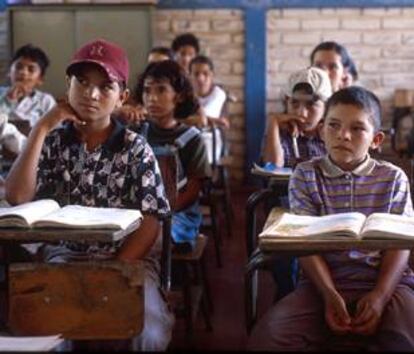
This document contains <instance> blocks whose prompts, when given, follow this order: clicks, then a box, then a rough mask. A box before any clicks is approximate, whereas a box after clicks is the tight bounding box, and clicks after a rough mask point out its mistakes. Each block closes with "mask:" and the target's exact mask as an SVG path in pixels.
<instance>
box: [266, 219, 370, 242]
mask: <svg viewBox="0 0 414 354" xmlns="http://www.w3.org/2000/svg"><path fill="white" fill-rule="evenodd" d="M364 221H365V216H364V215H363V214H361V213H341V214H334V215H325V216H307V215H294V214H289V213H285V214H283V216H282V218H281V219H280V220H279V222H276V223H275V224H273V225H271V226H270V227H269V228H267V229H266V230H264V231H263V232H262V233H261V234H260V235H259V237H275V238H277V237H283V238H293V239H294V238H319V237H324V236H327V235H329V236H347V235H349V236H353V237H354V238H357V237H358V234H359V232H360V230H361V228H362V225H363V223H364Z"/></svg>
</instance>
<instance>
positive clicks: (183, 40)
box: [171, 33, 200, 54]
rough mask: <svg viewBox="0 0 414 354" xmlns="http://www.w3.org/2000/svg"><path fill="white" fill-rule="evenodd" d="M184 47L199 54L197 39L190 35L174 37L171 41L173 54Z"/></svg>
mask: <svg viewBox="0 0 414 354" xmlns="http://www.w3.org/2000/svg"><path fill="white" fill-rule="evenodd" d="M185 45H189V46H191V47H193V48H194V49H195V51H196V53H197V54H198V53H199V52H200V44H199V42H198V38H197V37H196V36H195V35H194V34H192V33H184V34H180V35H179V36H177V37H175V38H174V40H173V41H172V44H171V48H172V50H173V51H174V52H176V51H178V50H179V49H180V48H181V47H183V46H185Z"/></svg>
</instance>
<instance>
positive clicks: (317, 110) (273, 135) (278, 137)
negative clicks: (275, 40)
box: [263, 67, 332, 167]
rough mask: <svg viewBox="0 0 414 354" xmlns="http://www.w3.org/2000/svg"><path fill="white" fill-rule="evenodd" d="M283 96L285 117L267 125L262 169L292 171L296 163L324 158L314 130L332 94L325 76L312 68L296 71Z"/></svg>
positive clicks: (282, 115)
mask: <svg viewBox="0 0 414 354" xmlns="http://www.w3.org/2000/svg"><path fill="white" fill-rule="evenodd" d="M285 94H286V100H287V113H286V114H285V113H276V114H274V115H273V116H272V117H271V119H270V122H269V127H268V134H267V136H266V140H265V150H264V155H263V160H264V162H265V166H266V164H267V166H269V165H270V166H277V167H294V165H295V164H296V163H297V162H298V159H300V160H308V159H310V158H312V157H315V156H321V155H324V154H325V146H324V143H323V141H322V140H321V138H320V136H319V131H318V126H319V122H320V120H321V119H322V116H323V111H324V108H325V101H326V100H327V99H328V98H329V96H330V95H331V94H332V89H331V85H330V81H329V78H328V75H327V74H326V73H325V72H324V71H323V70H321V69H318V68H315V67H310V68H307V69H303V70H300V71H297V72H295V73H293V74H292V75H291V76H290V77H289V80H288V84H287V89H286V92H285ZM295 140H296V142H297V148H298V149H296V147H295V145H296V143H295ZM298 154H299V156H295V155H298Z"/></svg>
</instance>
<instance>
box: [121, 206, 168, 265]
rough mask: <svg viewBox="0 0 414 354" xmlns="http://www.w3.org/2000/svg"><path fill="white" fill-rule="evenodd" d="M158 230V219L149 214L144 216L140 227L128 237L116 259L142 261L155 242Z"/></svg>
mask: <svg viewBox="0 0 414 354" xmlns="http://www.w3.org/2000/svg"><path fill="white" fill-rule="evenodd" d="M159 230H160V223H159V221H158V219H157V218H156V217H155V216H153V215H150V214H146V215H144V219H143V220H142V223H141V225H140V227H139V228H138V229H137V230H135V231H134V232H133V233H132V234H130V235H129V236H128V238H127V239H126V240H125V242H124V243H123V244H122V247H121V248H120V250H119V251H118V253H117V255H116V258H117V259H118V260H121V261H126V262H128V261H134V260H138V259H142V258H143V257H144V256H145V255H146V254H147V253H148V252H149V250H150V249H151V247H152V246H153V244H154V243H155V241H156V240H157V237H158V234H159Z"/></svg>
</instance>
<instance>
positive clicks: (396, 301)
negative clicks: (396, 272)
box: [373, 285, 414, 352]
mask: <svg viewBox="0 0 414 354" xmlns="http://www.w3.org/2000/svg"><path fill="white" fill-rule="evenodd" d="M373 343H374V345H375V347H374V348H373V349H374V350H375V349H377V350H381V351H397V352H406V351H410V352H412V351H414V290H413V289H412V288H410V287H409V286H406V285H399V286H397V288H396V289H395V292H394V294H393V295H392V297H391V300H390V301H389V302H388V304H387V306H386V308H385V311H384V313H383V315H382V320H381V325H380V328H379V329H378V331H377V333H376V335H375V340H374V341H373Z"/></svg>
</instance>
